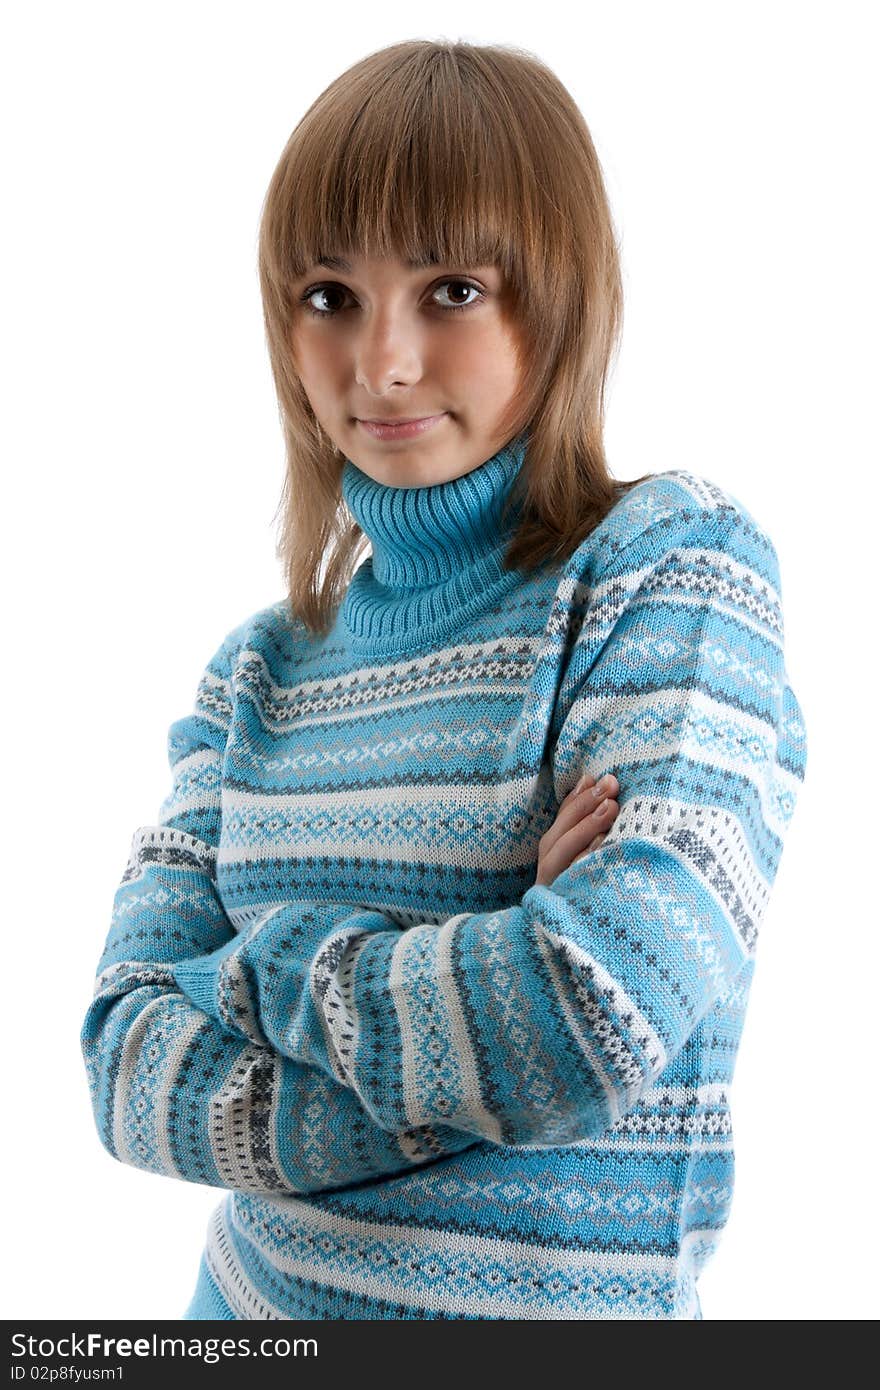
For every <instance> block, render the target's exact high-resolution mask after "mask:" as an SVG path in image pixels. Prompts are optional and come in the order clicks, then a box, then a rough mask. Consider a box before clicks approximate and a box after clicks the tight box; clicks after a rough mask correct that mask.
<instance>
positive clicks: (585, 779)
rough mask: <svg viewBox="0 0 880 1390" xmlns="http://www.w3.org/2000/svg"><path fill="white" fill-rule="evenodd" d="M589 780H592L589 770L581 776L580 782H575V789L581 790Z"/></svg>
mask: <svg viewBox="0 0 880 1390" xmlns="http://www.w3.org/2000/svg"><path fill="white" fill-rule="evenodd" d="M589 780H590V774H589V772H585V773H584V775H583V777H582V778H581V780H580V781H579V782H576V783H575V787H574V789H575V791H576V792H579V791H581V790H582V789H583V788H584V787H585V786H586V785H587V783H588V782H589Z"/></svg>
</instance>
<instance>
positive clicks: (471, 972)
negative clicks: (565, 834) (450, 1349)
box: [82, 437, 806, 1319]
mask: <svg viewBox="0 0 880 1390" xmlns="http://www.w3.org/2000/svg"><path fill="white" fill-rule="evenodd" d="M522 459H523V442H522V437H519V438H517V439H515V440H513V441H512V442H510V443H509V444H508V445H507V446H505V447H504V448H502V449H501V450H500V451H499V452H498V453H497V454H495V455H494V456H493V457H492V458H491V459H489V460H487V461H486V462H485V463H484V464H482V465H481V466H480V467H479V468H477V469H476V470H474V471H473V472H471V473H469V474H466V475H464V476H463V477H460V478H456V479H454V480H452V481H450V482H445V483H440V484H438V485H436V486H432V487H415V488H395V487H389V486H386V485H384V484H380V483H377V482H375V481H373V480H372V479H371V478H369V476H368V475H366V474H365V473H364V472H362V471H361V470H360V469H359V468H357V467H356V466H355V465H354V463H352V462H351V460H347V461H346V463H345V466H344V473H343V495H344V497H345V500H346V502H347V504H348V506H349V508H350V509H351V511H352V513H353V515H354V516H355V517H356V518H357V520H358V522H359V523H360V525H361V526H362V527H363V529H364V531H365V532H366V534H367V535H368V536H369V538H370V540H371V542H372V548H373V553H372V556H371V557H368V558H366V559H365V560H363V561H362V562H361V564H360V566H359V568H358V569H357V570H356V572H355V574H354V576H353V578H352V581H351V583H350V585H349V587H348V590H347V592H346V595H345V598H344V600H343V602H342V604H341V606H340V608H339V610H338V613H337V616H336V620H335V623H334V625H333V628H332V630H331V631H330V632H329V634H328V635H327V636H326V637H325V638H323V639H318V638H315V637H314V636H312V635H311V634H310V633H309V632H308V630H307V629H306V628H305V627H304V626H299V625H297V624H295V623H294V622H293V620H292V619H291V617H290V615H289V611H288V609H287V607H286V604H285V602H284V601H281V602H278V603H276V604H274V605H272V606H270V607H268V608H266V609H264V610H262V611H260V612H259V613H257V614H255V615H253V616H251V617H249V618H248V619H247V620H246V621H244V622H242V623H240V625H239V626H238V627H236V628H235V629H234V630H233V631H232V632H231V633H230V634H229V635H228V636H227V638H226V639H225V641H223V643H222V644H221V645H220V647H219V649H218V650H217V651H216V653H215V655H214V656H213V657H212V658H211V659H210V660H209V661H208V664H207V667H206V668H205V669H204V673H203V675H202V676H201V680H200V683H199V685H198V689H197V693H196V697H195V705H194V708H193V710H192V712H191V713H190V714H188V715H186V716H185V717H183V718H180V719H178V720H177V721H176V722H175V723H173V724H172V726H171V730H170V733H169V760H170V764H171V768H172V773H173V784H172V789H171V791H170V794H169V795H168V797H167V799H166V800H165V801H164V802H163V805H162V807H161V809H160V811H159V814H158V817H157V823H156V824H154V825H148V826H144V827H141V828H140V829H138V830H137V831H136V832H135V834H134V838H133V842H132V847H131V853H130V857H129V860H128V864H127V866H126V868H125V870H124V873H123V876H122V880H121V883H120V885H119V888H118V890H117V893H116V897H115V901H114V910H113V914H112V921H111V926H110V932H109V936H108V939H107V943H106V947H105V950H104V953H103V956H102V957H101V960H100V963H99V966H98V975H97V981H96V988H95V995H94V999H93V1001H92V1003H91V1005H90V1006H89V1008H88V1012H87V1015H86V1018H85V1021H84V1024H83V1029H82V1047H83V1054H84V1058H85V1062H86V1069H87V1073H88V1079H89V1086H90V1091H91V1097H92V1104H93V1108H94V1115H95V1120H96V1123H97V1127H98V1131H99V1134H100V1137H101V1140H102V1142H103V1144H104V1145H105V1146H106V1148H107V1149H108V1150H109V1152H110V1153H111V1154H112V1155H113V1156H114V1157H115V1158H117V1159H119V1160H121V1161H122V1162H123V1163H128V1164H133V1165H135V1166H136V1167H138V1168H142V1169H145V1170H147V1171H149V1172H153V1173H160V1174H166V1175H168V1176H169V1177H173V1178H178V1179H183V1180H185V1181H188V1182H194V1183H204V1184H210V1185H213V1186H216V1187H218V1188H225V1189H229V1191H228V1192H226V1193H225V1195H224V1197H223V1199H222V1200H221V1202H220V1204H219V1206H218V1207H217V1208H216V1211H215V1213H214V1214H213V1216H212V1219H211V1221H210V1224H209V1228H208V1234H207V1245H206V1249H205V1251H204V1255H203V1258H202V1265H201V1273H200V1285H201V1287H202V1294H201V1295H199V1297H200V1298H207V1300H208V1302H207V1303H204V1302H203V1303H202V1308H203V1309H204V1308H205V1307H208V1306H210V1308H211V1309H212V1310H214V1311H211V1312H210V1313H209V1314H208V1315H209V1316H215V1317H226V1318H239V1319H244V1318H288V1319H293V1318H328V1319H339V1318H359V1319H364V1318H368V1319H395V1318H405V1319H429V1318H467V1319H503V1318H508V1319H513V1318H516V1319H523V1318H531V1319H544V1318H557V1319H574V1318H627V1319H634V1318H639V1319H642V1318H647V1319H657V1318H676V1319H694V1318H701V1317H702V1311H701V1307H700V1301H699V1296H698V1293H697V1288H696V1279H697V1275H698V1273H699V1271H700V1269H701V1267H702V1266H703V1265H704V1263H705V1261H706V1259H707V1257H708V1256H709V1255H710V1253H711V1252H712V1250H713V1248H714V1247H715V1245H716V1244H717V1242H718V1239H719V1234H720V1232H721V1231H722V1228H723V1226H724V1223H725V1220H726V1218H727V1215H728V1210H729V1204H730V1199H731V1191H732V1184H733V1152H732V1139H731V1116H730V1104H729V1100H730V1083H731V1080H732V1076H733V1069H734V1060H735V1056H736V1052H737V1047H738V1044H739V1039H740V1034H741V1029H742V1024H743V1017H744V1011H745V1007H746V1002H747V998H748V994H749V987H750V983H751V980H752V974H753V969H754V960H755V948H756V941H757V937H758V932H759V928H760V925H761V921H762V919H763V917H764V913H765V911H766V908H767V902H768V897H769V894H770V890H771V888H772V885H773V882H774V879H775V876H776V872H777V868H778V865H779V860H780V855H781V851H782V845H783V838H784V835H785V831H786V828H787V826H788V824H789V821H790V818H791V816H792V812H793V809H794V806H795V802H796V798H797V795H798V791H799V788H800V785H801V783H802V780H803V777H804V772H805V767H806V736H805V729H804V722H803V715H802V711H801V708H800V706H799V704H798V701H797V699H796V697H795V695H794V694H793V692H792V689H791V686H790V683H789V680H788V677H787V673H786V669H785V664H784V651H783V616H782V608H781V591H780V579H779V572H778V563H777V557H776V553H775V551H774V548H773V544H772V542H771V541H770V539H769V538H768V536H767V534H766V532H765V531H764V530H763V529H762V528H761V526H760V525H759V524H758V523H757V522H756V521H755V520H754V519H753V518H752V517H751V516H750V514H749V513H748V512H747V511H746V510H745V508H744V507H743V506H742V504H741V503H739V502H738V501H737V500H736V499H735V498H733V497H732V496H731V495H730V494H728V493H727V492H725V491H723V490H722V489H721V488H720V487H718V486H717V485H715V484H713V483H712V482H711V481H709V480H708V479H706V478H704V477H701V476H699V475H696V474H694V473H692V472H688V471H685V470H682V469H675V470H670V471H667V472H661V473H657V474H654V475H652V476H651V477H650V478H649V479H648V480H647V481H645V482H642V483H641V484H639V485H637V486H636V487H634V488H633V489H631V490H630V491H629V492H628V493H626V494H624V495H623V496H622V497H621V498H620V500H619V501H618V502H617V504H616V505H615V507H614V508H613V510H612V511H611V512H610V513H609V514H608V516H607V517H606V518H605V520H604V521H603V522H602V523H601V524H600V525H599V526H598V527H597V528H596V529H595V530H594V531H593V532H592V534H591V535H590V536H589V537H588V538H587V539H586V540H584V541H583V543H582V544H581V545H580V546H578V547H577V549H576V550H575V551H574V553H573V554H572V555H571V557H570V559H569V560H568V561H567V562H565V563H563V564H560V565H557V566H556V567H555V568H554V567H552V566H550V567H546V566H545V567H544V568H543V569H542V570H540V571H538V572H537V573H534V574H532V575H528V576H527V575H525V574H524V573H523V572H522V571H513V572H505V570H504V568H503V563H502V560H503V552H504V547H505V544H506V541H507V539H508V531H509V527H510V526H511V525H512V521H506V522H505V523H504V524H503V525H502V521H501V516H500V513H501V504H502V502H503V500H504V499H505V497H506V495H507V491H508V489H509V487H510V484H511V483H512V481H513V479H514V477H515V476H516V473H517V470H518V469H519V467H521V465H522ZM514 515H515V513H514ZM194 683H195V682H194ZM584 772H590V773H593V774H594V775H595V776H596V777H597V778H598V777H600V776H601V775H602V774H603V773H605V772H613V773H614V774H615V775H616V777H617V778H618V781H619V784H620V793H619V796H618V801H619V805H620V814H619V816H618V818H617V820H616V821H615V822H614V824H613V826H612V827H611V829H610V831H609V832H608V834H607V838H606V840H605V842H604V844H603V845H602V847H601V848H600V849H599V850H597V851H595V852H593V853H590V854H589V855H587V856H586V857H585V858H584V859H582V860H580V862H578V863H577V864H574V865H572V866H571V867H570V868H568V869H567V870H565V871H564V872H563V873H561V874H560V875H559V876H558V877H557V878H556V879H555V880H554V882H553V883H552V884H550V885H549V886H536V885H535V878H536V869H537V858H538V842H539V840H540V838H541V836H542V835H543V833H544V832H545V831H546V830H547V829H548V827H549V826H550V825H551V824H552V823H553V821H554V819H555V817H556V814H557V811H558V807H559V803H560V802H561V801H562V800H563V798H564V797H565V796H566V795H567V793H568V792H569V791H570V790H571V789H572V788H573V786H574V785H575V783H576V782H577V781H578V779H579V778H580V777H581V775H582V774H583V773H584ZM197 1301H198V1299H197ZM185 1316H193V1317H195V1316H198V1314H197V1313H196V1312H189V1313H187V1314H186V1315H185Z"/></svg>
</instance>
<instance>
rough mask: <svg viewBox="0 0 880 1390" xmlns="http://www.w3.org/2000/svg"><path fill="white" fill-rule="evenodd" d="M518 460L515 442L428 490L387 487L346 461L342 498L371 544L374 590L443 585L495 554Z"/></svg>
mask: <svg viewBox="0 0 880 1390" xmlns="http://www.w3.org/2000/svg"><path fill="white" fill-rule="evenodd" d="M524 456H525V438H524V436H523V435H519V436H517V437H516V438H515V439H512V440H510V441H509V442H508V443H507V444H505V445H504V446H503V447H502V448H501V449H499V450H498V452H497V453H495V454H493V455H492V457H491V458H490V459H487V460H486V462H485V463H482V464H480V466H479V467H478V468H474V469H472V470H471V471H470V472H469V473H463V474H462V475H461V477H459V478H452V479H450V480H449V481H448V482H445V483H435V484H433V485H432V486H430V487H388V486H386V485H385V484H384V483H377V482H376V481H375V479H373V478H371V477H370V476H369V475H368V474H367V473H364V472H363V470H362V469H360V468H358V466H357V465H356V464H355V463H352V461H351V459H346V462H345V465H344V467H343V471H342V494H343V497H344V498H345V501H346V503H347V504H348V507H349V510H350V511H351V512H352V514H353V516H354V517H355V520H356V521H357V522H358V524H359V526H360V527H361V529H362V530H363V531H364V533H365V535H366V536H367V537H368V538H369V540H370V541H371V543H372V547H373V555H372V575H373V578H374V579H375V581H376V583H378V584H380V585H381V586H382V587H383V588H386V589H390V590H392V589H393V590H401V589H423V588H427V587H430V586H433V585H437V584H443V583H445V582H447V581H448V580H450V579H452V578H453V577H454V576H456V575H458V574H461V573H462V572H463V571H464V570H468V569H471V568H472V567H473V566H474V565H477V564H479V563H480V562H481V561H482V560H484V559H485V558H486V557H487V556H488V555H490V554H491V553H492V552H494V551H496V550H497V549H498V546H499V544H500V543H502V542H503V540H504V539H505V538H506V537H507V536H508V535H509V531H510V525H509V524H505V523H504V522H503V520H502V511H503V508H504V503H505V501H506V500H507V497H508V495H509V493H510V489H511V486H512V484H513V482H514V480H515V478H516V477H517V475H518V473H519V470H520V467H521V465H522V462H523V458H524ZM513 514H514V509H513V508H511V520H512V516H513Z"/></svg>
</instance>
